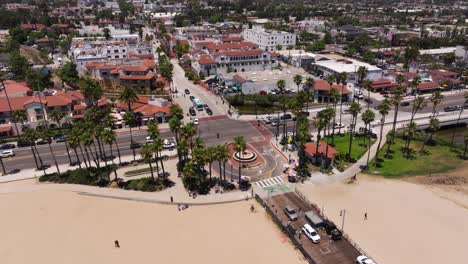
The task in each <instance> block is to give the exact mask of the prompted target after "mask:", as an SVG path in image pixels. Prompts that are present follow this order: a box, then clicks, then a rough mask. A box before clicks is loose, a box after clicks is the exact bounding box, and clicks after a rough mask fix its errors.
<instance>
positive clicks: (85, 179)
mask: <svg viewBox="0 0 468 264" xmlns="http://www.w3.org/2000/svg"><path fill="white" fill-rule="evenodd" d="M113 169H114V167H113V166H112V165H110V166H107V167H102V168H100V169H97V168H95V167H90V168H89V169H86V168H81V169H76V170H68V171H65V172H62V173H61V174H60V175H59V174H58V173H51V174H46V175H44V176H41V177H40V178H39V181H40V182H55V183H72V184H83V185H94V186H105V185H107V184H108V183H109V181H108V179H109V175H110V173H111V172H112V171H113Z"/></svg>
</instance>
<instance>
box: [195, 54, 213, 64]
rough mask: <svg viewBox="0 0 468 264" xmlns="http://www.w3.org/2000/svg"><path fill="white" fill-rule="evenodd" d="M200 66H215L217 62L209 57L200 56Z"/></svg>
mask: <svg viewBox="0 0 468 264" xmlns="http://www.w3.org/2000/svg"><path fill="white" fill-rule="evenodd" d="M198 62H199V63H200V64H216V63H217V62H216V61H215V60H214V59H213V58H211V56H210V55H201V56H200V57H199V58H198Z"/></svg>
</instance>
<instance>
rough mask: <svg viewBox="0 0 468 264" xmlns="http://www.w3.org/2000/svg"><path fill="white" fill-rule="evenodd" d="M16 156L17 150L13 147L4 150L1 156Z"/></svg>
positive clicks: (0, 153)
mask: <svg viewBox="0 0 468 264" xmlns="http://www.w3.org/2000/svg"><path fill="white" fill-rule="evenodd" d="M14 156H15V152H14V151H13V150H12V149H9V150H4V151H2V152H0V157H1V158H9V157H14Z"/></svg>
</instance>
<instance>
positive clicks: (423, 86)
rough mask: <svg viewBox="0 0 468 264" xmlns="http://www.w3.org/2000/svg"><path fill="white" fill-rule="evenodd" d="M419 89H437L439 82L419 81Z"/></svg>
mask: <svg viewBox="0 0 468 264" xmlns="http://www.w3.org/2000/svg"><path fill="white" fill-rule="evenodd" d="M417 88H418V89H419V90H429V89H438V88H440V84H439V83H438V82H424V83H420V84H419V85H418V87H417Z"/></svg>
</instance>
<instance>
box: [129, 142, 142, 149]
mask: <svg viewBox="0 0 468 264" xmlns="http://www.w3.org/2000/svg"><path fill="white" fill-rule="evenodd" d="M139 148H141V144H140V143H138V142H133V143H131V144H130V149H139Z"/></svg>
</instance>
